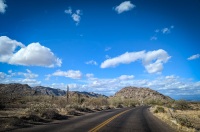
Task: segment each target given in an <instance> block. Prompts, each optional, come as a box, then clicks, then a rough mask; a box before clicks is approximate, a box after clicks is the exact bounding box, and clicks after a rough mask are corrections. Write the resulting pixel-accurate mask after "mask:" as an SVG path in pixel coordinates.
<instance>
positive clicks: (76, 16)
mask: <svg viewBox="0 0 200 132" xmlns="http://www.w3.org/2000/svg"><path fill="white" fill-rule="evenodd" d="M64 12H65V13H66V14H69V15H70V16H71V17H72V19H73V20H74V22H75V23H76V25H78V24H79V23H80V21H81V15H82V13H81V10H79V9H78V10H76V11H75V12H72V8H71V7H69V8H68V9H67V10H65V11H64Z"/></svg>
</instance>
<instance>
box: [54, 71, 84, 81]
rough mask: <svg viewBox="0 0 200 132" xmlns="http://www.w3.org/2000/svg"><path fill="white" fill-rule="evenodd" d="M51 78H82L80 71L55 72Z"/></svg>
mask: <svg viewBox="0 0 200 132" xmlns="http://www.w3.org/2000/svg"><path fill="white" fill-rule="evenodd" d="M52 76H63V77H68V78H72V79H80V78H81V77H82V73H81V72H80V71H78V70H77V71H75V70H68V71H61V70H57V71H56V72H54V73H53V74H52Z"/></svg>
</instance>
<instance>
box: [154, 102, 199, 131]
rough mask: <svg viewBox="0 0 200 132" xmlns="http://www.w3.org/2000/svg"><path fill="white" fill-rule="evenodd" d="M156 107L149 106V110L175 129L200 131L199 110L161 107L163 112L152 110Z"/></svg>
mask: <svg viewBox="0 0 200 132" xmlns="http://www.w3.org/2000/svg"><path fill="white" fill-rule="evenodd" d="M158 107H159V106H154V107H151V109H150V110H151V112H152V113H153V114H154V115H155V116H157V117H158V118H160V119H161V120H163V121H164V122H166V123H167V124H169V125H170V126H171V127H173V128H175V129H176V130H177V131H180V132H196V131H200V110H173V109H171V108H167V107H163V108H164V111H165V112H154V111H155V110H156V109H157V108H158ZM195 107H196V105H195Z"/></svg>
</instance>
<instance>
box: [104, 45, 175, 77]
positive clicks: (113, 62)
mask: <svg viewBox="0 0 200 132" xmlns="http://www.w3.org/2000/svg"><path fill="white" fill-rule="evenodd" d="M170 58H171V57H170V56H169V55H168V54H167V52H166V51H164V50H162V49H159V50H154V51H149V52H145V51H139V52H126V53H124V54H122V55H120V56H117V57H114V58H111V59H107V60H105V61H104V62H103V63H101V68H108V67H116V66H117V65H119V64H129V63H131V62H135V61H137V60H142V62H143V65H144V67H145V69H146V70H147V72H148V73H159V72H161V71H162V70H163V64H164V63H166V62H167V61H168V60H169V59H170Z"/></svg>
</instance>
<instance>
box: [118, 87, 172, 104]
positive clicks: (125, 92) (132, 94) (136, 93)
mask: <svg viewBox="0 0 200 132" xmlns="http://www.w3.org/2000/svg"><path fill="white" fill-rule="evenodd" d="M114 97H120V98H124V99H135V100H138V101H147V100H148V101H150V100H155V101H157V100H159V101H162V102H168V101H173V99H171V98H170V97H168V96H165V95H163V94H161V93H159V92H157V91H154V90H152V89H150V88H138V87H131V86H130V87H125V88H122V89H121V90H120V91H118V92H117V93H115V95H114Z"/></svg>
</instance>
